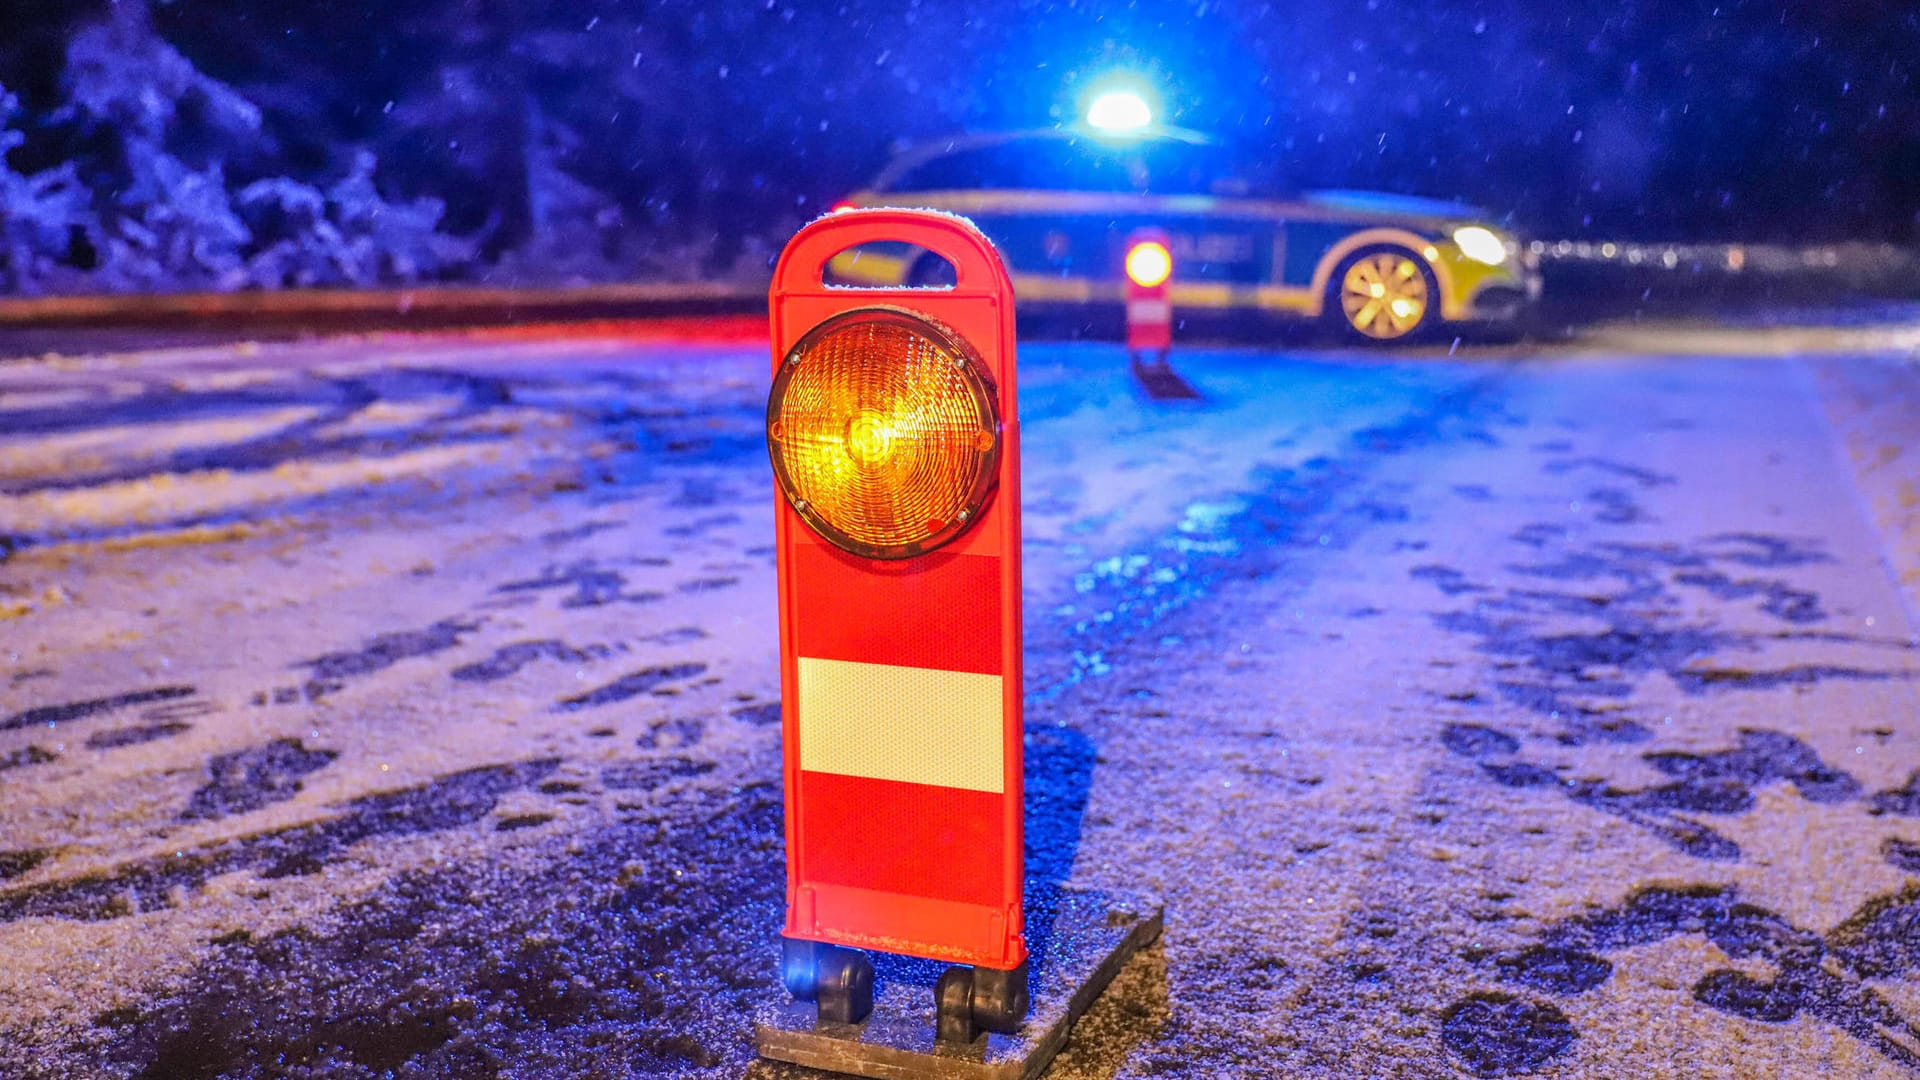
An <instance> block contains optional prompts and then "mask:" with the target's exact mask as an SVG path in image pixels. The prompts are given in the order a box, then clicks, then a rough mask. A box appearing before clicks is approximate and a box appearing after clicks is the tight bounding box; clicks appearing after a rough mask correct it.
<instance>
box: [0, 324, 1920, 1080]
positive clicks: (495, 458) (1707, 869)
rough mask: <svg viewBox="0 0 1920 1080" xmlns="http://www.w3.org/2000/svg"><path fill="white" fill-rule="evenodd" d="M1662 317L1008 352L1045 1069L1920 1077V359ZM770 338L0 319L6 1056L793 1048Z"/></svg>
mask: <svg viewBox="0 0 1920 1080" xmlns="http://www.w3.org/2000/svg"><path fill="white" fill-rule="evenodd" d="M1768 332H1771V331H1768ZM1838 332H1842V331H1832V332H1831V333H1838ZM1675 333H1676V336H1674V337H1671V338H1661V337H1659V336H1658V335H1657V334H1651V333H1650V332H1648V333H1643V334H1642V336H1641V337H1638V338H1635V339H1634V340H1633V341H1632V344H1633V346H1634V347H1635V349H1636V350H1637V351H1623V350H1616V349H1612V348H1607V347H1600V346H1586V347H1581V348H1577V349H1567V350H1563V351H1559V352H1556V353H1553V354H1551V355H1547V354H1536V353H1534V352H1531V351H1528V350H1522V349H1509V350H1499V351H1494V352H1486V353H1481V354H1477V355H1469V354H1468V353H1462V354H1461V355H1459V356H1454V357H1448V356H1446V355H1445V352H1446V350H1444V349H1442V350H1439V351H1438V352H1436V353H1435V354H1434V355H1422V356H1408V357H1396V358H1386V357H1375V356H1354V355H1338V354H1315V353H1310V352H1303V351H1298V350H1295V351H1288V352H1284V353H1282V352H1269V351H1260V350H1251V349H1245V350H1219V351H1210V352H1205V353H1198V352H1190V353H1188V354H1185V355H1183V356H1182V357H1181V358H1180V362H1181V367H1182V370H1183V372H1184V373H1185V374H1186V375H1187V376H1188V377H1189V378H1190V379H1191V381H1192V382H1193V383H1194V384H1195V385H1196V386H1197V387H1198V388H1199V389H1200V390H1201V391H1202V392H1203V393H1204V395H1205V397H1204V399H1203V400H1202V401H1199V402H1155V401H1151V400H1148V399H1147V398H1146V397H1145V396H1144V395H1142V394H1140V393H1139V392H1138V391H1137V390H1136V389H1135V388H1134V387H1133V385H1132V384H1131V383H1130V381H1129V379H1128V377H1127V375H1126V372H1125V361H1124V357H1123V356H1122V355H1121V353H1120V352H1119V350H1117V349H1114V348H1112V347H1107V346H1099V345H1091V344H1075V345H1046V344H1039V345H1030V346H1026V347H1024V348H1023V350H1022V353H1021V393H1022V401H1021V409H1022V418H1023V425H1024V428H1023V440H1024V444H1023V457H1024V462H1025V474H1024V484H1025V503H1024V514H1025V523H1026V553H1025V573H1026V588H1027V597H1026V600H1027V696H1028V724H1029V736H1028V762H1029V766H1028V768H1029V781H1028V785H1029V811H1028V813H1029V823H1030V824H1029V831H1030V846H1031V848H1032V851H1031V854H1030V857H1029V869H1030V872H1031V873H1032V874H1033V875H1034V876H1035V877H1036V878H1040V879H1044V880H1055V881H1071V882H1073V883H1075V884H1077V885H1081V886H1085V887H1088V888H1093V889H1104V890H1114V891H1124V892H1139V891H1142V890H1144V891H1148V892H1152V893H1155V894H1157V895H1159V896H1161V897H1162V898H1164V900H1165V903H1166V908H1167V933H1166V936H1165V938H1164V939H1163V942H1162V944H1161V945H1160V946H1158V947H1156V948H1155V949H1154V950H1152V951H1151V952H1149V953H1147V954H1144V955H1143V956H1142V957H1140V958H1139V959H1138V960H1136V962H1135V963H1134V964H1133V965H1132V967H1130V968H1129V970H1128V971H1127V972H1126V973H1125V975H1123V977H1122V980H1121V982H1120V983H1119V984H1117V986H1116V989H1115V991H1114V992H1112V993H1110V994H1109V996H1108V999H1107V1000H1106V1001H1104V1002H1103V1003H1102V1005H1101V1006H1100V1007H1099V1008H1097V1009H1096V1010H1095V1012H1094V1013H1093V1014H1092V1015H1091V1016H1090V1017H1089V1019H1088V1021H1087V1022H1086V1025H1085V1027H1084V1029H1083V1030H1082V1032H1081V1033H1080V1034H1079V1035H1078V1036H1077V1037H1076V1040H1075V1043H1074V1044H1073V1046H1072V1047H1071V1048H1070V1050H1069V1052H1068V1053H1067V1055H1066V1056H1064V1057H1063V1058H1062V1059H1060V1061H1059V1062H1058V1063H1057V1064H1056V1066H1055V1069H1054V1071H1053V1073H1052V1075H1054V1076H1057V1077H1061V1078H1067V1077H1073V1078H1081V1077H1105V1076H1113V1075H1122V1076H1140V1075H1173V1076H1193V1077H1212V1076H1231V1075H1272V1076H1329V1077H1343V1078H1344V1077H1396V1078H1397V1077H1453V1076H1538V1077H1581V1078H1602V1077H1623V1076H1632V1077H1709V1076H1711V1077H1752V1076H1809V1077H1812V1076H1835V1077H1840V1076H1845V1077H1912V1076H1920V1029H1917V1028H1916V1026H1915V1025H1916V1023H1917V1022H1920V681H1917V680H1920V648H1917V647H1916V640H1920V639H1917V638H1916V635H1917V634H1920V627H1916V619H1915V613H1916V612H1920V488H1917V487H1916V485H1917V484H1920V457H1916V454H1920V450H1916V449H1915V447H1916V446H1920V366H1916V365H1915V364H1914V362H1913V361H1914V357H1913V355H1912V351H1911V349H1912V346H1911V345H1910V344H1909V343H1907V342H1905V341H1904V340H1902V341H1898V342H1894V343H1892V344H1888V343H1887V342H1886V341H1884V340H1879V339H1875V340H1879V344H1880V345H1881V346H1884V347H1883V348H1881V350H1880V351H1878V352H1874V351H1868V352H1862V353H1859V354H1850V353H1847V352H1845V351H1841V352H1838V353H1829V354H1828V355H1824V356H1822V357H1819V358H1817V359H1805V358H1797V357H1793V356H1785V357H1781V356H1764V357H1763V356H1757V355H1750V353H1751V352H1752V350H1746V351H1745V353H1746V354H1743V350H1742V349H1741V348H1739V347H1737V346H1738V345H1739V343H1740V342H1742V341H1753V340H1762V341H1764V340H1766V339H1765V338H1764V337H1759V338H1755V337H1749V338H1740V337H1738V336H1737V335H1733V336H1729V335H1720V336H1711V335H1707V336H1705V337H1701V336H1700V335H1702V334H1704V332H1699V331H1694V330H1688V331H1676V332H1675ZM1807 333H1809V334H1812V333H1816V331H1807ZM1821 333H1829V332H1825V331H1822V332H1821ZM1687 334H1696V338H1698V340H1696V339H1695V338H1687V336H1686V335H1687ZM1700 340H1710V341H1711V342H1712V343H1713V347H1707V348H1700V347H1698V346H1699V344H1700ZM1823 340H1826V339H1823ZM1875 340H1867V339H1862V340H1861V341H1858V342H1852V341H1848V342H1843V344H1846V345H1847V346H1848V347H1852V346H1853V345H1859V346H1860V347H1863V348H1869V349H1871V348H1873V347H1874V346H1875ZM1728 342H1733V345H1727V343H1728ZM1722 346H1724V347H1722ZM1681 347H1684V348H1687V350H1688V351H1689V352H1690V353H1691V354H1692V355H1687V356H1669V355H1661V351H1662V350H1664V349H1667V348H1681ZM1707 354H1713V355H1707ZM766 362H767V360H766V355H765V351H764V342H753V341H728V340H725V339H724V337H720V338H716V339H701V338H699V337H698V336H695V337H691V338H687V339H675V338H671V337H662V336H661V335H660V334H658V333H642V332H637V331H635V332H627V331H621V330H619V329H618V328H613V329H609V330H608V331H607V332H606V333H604V334H598V335H594V334H586V335H580V336H568V337H563V338H557V339H554V340H541V339H539V338H538V337H537V336H524V335H517V336H509V335H491V336H474V337H466V338H461V337H445V338H423V339H409V338H371V339H362V340H342V341H335V342H317V343H308V344H287V345H262V346H239V347H232V348H200V349H182V350H173V351H158V352H144V353H126V354H118V355H109V356H98V357H91V358H81V359H70V358H62V357H47V358H44V359H41V360H37V361H23V362H13V363H8V364H0V1076H5V1077H14V1076H21V1077H69V1076H73V1077H82V1076H84V1077H93V1076H111V1077H148V1078H161V1077H200V1076H223V1075H238V1076H297V1077H329V1078H331V1077H340V1078H348V1077H351V1078H359V1077H375V1076H400V1077H415V1076H421V1077H424V1076H446V1077H477V1076H501V1077H624V1076H650V1075H658V1074H671V1075H684V1076H708V1075H711V1076H736V1075H740V1074H741V1073H742V1072H744V1071H749V1070H750V1071H752V1072H753V1073H754V1074H755V1075H763V1076H768V1077H772V1076H785V1075H791V1071H790V1070H786V1069H784V1068H778V1069H776V1068H773V1067H770V1066H767V1065H765V1064H753V1062H752V1057H751V1051H750V1049H749V1046H748V1025H749V1020H750V1014H751V1011H752V1009H753V1008H754V1007H755V1005H756V1004H758V1003H760V1002H763V1001H765V1000H768V999H769V998H770V997H771V996H773V995H777V994H778V993H779V991H778V990H777V988H776V984H775V972H774V958H775V955H776V953H777V949H776V946H775V934H776V930H777V925H778V918H779V905H780V888H781V873H782V870H781V862H780V859H781V851H780V836H779V821H780V806H779V799H780V789H779V747H778V709H777V697H778V679H777V671H776V659H777V656H776V641H775V630H774V625H773V588H774V581H773V566H772V562H771V556H772V549H771V546H770V545H771V532H772V530H771V522H772V514H771V507H772V499H773V494H772V490H771V480H770V476H769V472H768V469H767V464H766V457H765V450H764V445H763V442H762V435H761V424H762V418H763V410H764V402H765V393H766V381H767V380H766V374H765V367H766Z"/></svg>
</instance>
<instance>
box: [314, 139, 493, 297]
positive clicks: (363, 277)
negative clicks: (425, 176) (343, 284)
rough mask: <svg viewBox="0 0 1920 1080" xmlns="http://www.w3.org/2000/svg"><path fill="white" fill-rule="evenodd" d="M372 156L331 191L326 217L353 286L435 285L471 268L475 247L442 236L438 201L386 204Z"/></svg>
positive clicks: (357, 161)
mask: <svg viewBox="0 0 1920 1080" xmlns="http://www.w3.org/2000/svg"><path fill="white" fill-rule="evenodd" d="M378 165H379V161H378V159H376V158H375V157H374V155H373V154H372V152H370V151H366V150H362V151H360V152H359V153H357V154H355V155H354V158H353V169H352V170H351V171H350V172H348V173H347V175H346V176H345V177H343V178H341V179H340V180H339V181H338V182H336V183H335V184H334V185H333V186H332V187H330V188H328V189H327V214H328V216H329V218H330V219H331V220H332V222H333V227H334V230H335V232H336V234H337V235H338V236H339V237H340V242H341V244H342V245H343V246H344V248H345V250H346V265H347V266H349V267H351V268H352V269H351V271H350V272H349V273H348V275H347V276H348V280H349V282H350V283H352V284H354V285H376V284H381V283H395V282H398V283H412V282H417V281H431V280H434V279H435V278H439V277H441V276H443V275H445V274H447V273H449V272H452V271H455V270H457V269H459V268H461V267H463V266H465V265H466V264H468V263H471V262H472V261H473V259H474V257H475V255H476V245H475V244H474V243H473V242H471V241H468V240H463V239H461V238H459V237H454V236H449V235H447V234H445V233H443V232H440V231H439V226H440V219H441V215H442V213H443V206H442V204H441V202H440V201H439V200H438V199H414V200H412V201H410V202H388V201H387V200H386V199H384V198H382V197H381V195H380V191H379V189H378V188H376V187H375V186H374V183H373V174H374V170H375V169H376V168H377V166H378Z"/></svg>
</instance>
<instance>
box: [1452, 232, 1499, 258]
mask: <svg viewBox="0 0 1920 1080" xmlns="http://www.w3.org/2000/svg"><path fill="white" fill-rule="evenodd" d="M1453 242H1454V243H1456V244H1458V245H1460V254H1462V255H1465V256H1466V257H1467V258H1469V259H1472V260H1473V261H1474V262H1483V263H1486V264H1487V265H1488V266H1499V265H1500V264H1501V263H1503V262H1506V261H1507V243H1506V241H1504V240H1502V239H1500V237H1499V236H1498V235H1496V234H1495V233H1494V231H1493V230H1492V229H1483V228H1481V227H1480V226H1478V225H1469V226H1467V227H1466V228H1464V229H1455V230H1453Z"/></svg>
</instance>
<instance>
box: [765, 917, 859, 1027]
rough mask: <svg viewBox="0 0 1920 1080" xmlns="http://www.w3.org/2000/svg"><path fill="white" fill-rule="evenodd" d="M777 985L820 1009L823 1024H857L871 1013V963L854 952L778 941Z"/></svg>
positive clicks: (783, 940) (812, 942)
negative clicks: (778, 975)
mask: <svg viewBox="0 0 1920 1080" xmlns="http://www.w3.org/2000/svg"><path fill="white" fill-rule="evenodd" d="M780 981H781V982H782V983H785V984H786V987H787V992H788V993H790V994H792V995H793V996H794V999H795V1000H797V1001H811V1002H815V1003H816V1004H817V1005H818V1006H819V1015H820V1022H821V1023H823V1024H858V1023H860V1022H861V1021H863V1020H865V1019H866V1018H867V1015H868V1014H869V1013H871V1012H873V963H872V962H871V961H869V960H868V959H867V957H866V954H864V953H862V952H860V951H859V950H857V949H843V948H840V947H839V946H837V945H823V944H821V943H819V942H817V941H799V940H796V939H794V938H789V937H783V938H781V939H780Z"/></svg>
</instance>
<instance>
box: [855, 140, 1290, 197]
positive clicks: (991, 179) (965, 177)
mask: <svg viewBox="0 0 1920 1080" xmlns="http://www.w3.org/2000/svg"><path fill="white" fill-rule="evenodd" d="M887 187H888V189H889V190H893V191H958V190H970V189H976V188H985V189H1002V190H1005V189H1017V190H1029V191H1099V192H1132V193H1140V194H1150V195H1239V194H1249V193H1253V192H1254V191H1255V190H1256V185H1254V184H1253V183H1252V182H1250V181H1249V180H1248V179H1247V178H1246V176H1245V173H1244V170H1241V169H1239V168H1237V167H1236V163H1235V162H1233V161H1232V159H1231V156H1230V155H1229V154H1228V153H1227V152H1226V151H1225V150H1223V149H1222V148H1220V147H1218V146H1213V145H1209V144H1204V143H1191V142H1186V141H1183V140H1180V139H1174V138H1149V139H1129V140H1107V139H1098V138H1091V137H1076V136H1053V135H1048V136H1035V137H1029V138H1019V139H1009V140H1007V141H1005V142H996V143H991V144H988V145H985V146H970V147H964V148H960V149H956V150H953V151H951V152H949V153H945V154H941V155H939V156H938V157H934V158H931V159H929V160H927V161H925V162H922V163H921V164H919V165H916V166H914V167H913V168H911V169H908V170H907V171H906V172H904V173H903V174H902V175H901V176H900V177H899V178H898V179H897V180H895V181H893V182H892V183H891V184H889V185H887ZM1259 190H1271V186H1270V185H1266V186H1262V187H1261V188H1260V189H1259Z"/></svg>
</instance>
